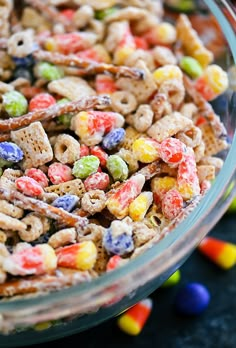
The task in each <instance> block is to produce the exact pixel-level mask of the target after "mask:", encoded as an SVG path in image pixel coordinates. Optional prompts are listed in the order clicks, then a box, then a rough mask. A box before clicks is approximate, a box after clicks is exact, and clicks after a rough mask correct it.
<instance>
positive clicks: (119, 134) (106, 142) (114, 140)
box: [102, 128, 125, 150]
mask: <svg viewBox="0 0 236 348" xmlns="http://www.w3.org/2000/svg"><path fill="white" fill-rule="evenodd" d="M124 137H125V130H124V128H116V129H113V130H112V131H111V132H110V133H108V134H107V135H106V136H105V137H104V138H103V141H102V146H103V148H104V149H106V150H113V149H115V148H116V147H117V146H118V145H119V144H120V143H121V142H122V140H123V139H124Z"/></svg>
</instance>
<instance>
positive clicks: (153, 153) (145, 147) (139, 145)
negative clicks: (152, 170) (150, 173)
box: [132, 138, 159, 163]
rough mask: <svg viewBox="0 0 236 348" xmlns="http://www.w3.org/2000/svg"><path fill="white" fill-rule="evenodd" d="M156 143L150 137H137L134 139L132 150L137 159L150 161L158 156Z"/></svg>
mask: <svg viewBox="0 0 236 348" xmlns="http://www.w3.org/2000/svg"><path fill="white" fill-rule="evenodd" d="M157 147H158V144H157V143H156V142H155V141H153V140H152V139H148V138H139V139H137V140H135V141H134V143H133V146H132V150H133V153H134V155H135V157H136V158H137V160H138V161H140V162H142V163H151V162H153V161H156V160H157V159H158V158H159V152H158V148H157Z"/></svg>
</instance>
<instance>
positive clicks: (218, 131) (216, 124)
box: [184, 75, 227, 138]
mask: <svg viewBox="0 0 236 348" xmlns="http://www.w3.org/2000/svg"><path fill="white" fill-rule="evenodd" d="M184 86H185V88H186V91H187V93H188V94H189V95H190V96H191V97H192V99H193V101H194V103H195V104H196V105H197V107H198V108H199V112H200V113H201V115H202V116H204V117H205V118H206V119H207V120H208V121H209V122H210V124H211V126H212V129H213V131H214V133H215V136H216V137H217V138H226V137H227V131H226V129H225V126H224V125H223V123H222V122H220V118H219V116H217V115H216V114H215V112H214V110H213V108H212V106H211V105H210V104H209V103H208V102H207V101H206V100H205V99H204V98H203V97H202V96H201V94H200V93H198V92H197V91H196V89H195V88H194V85H193V83H192V82H191V80H190V79H189V78H188V77H187V76H186V75H184Z"/></svg>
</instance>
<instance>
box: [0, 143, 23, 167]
mask: <svg viewBox="0 0 236 348" xmlns="http://www.w3.org/2000/svg"><path fill="white" fill-rule="evenodd" d="M23 157H24V153H23V151H22V150H21V148H20V147H19V146H17V145H16V144H14V143H10V142H8V141H3V142H2V143H0V158H2V159H4V160H5V161H10V162H19V161H21V160H22V158H23Z"/></svg>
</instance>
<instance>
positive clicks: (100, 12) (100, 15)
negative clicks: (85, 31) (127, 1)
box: [95, 7, 117, 20]
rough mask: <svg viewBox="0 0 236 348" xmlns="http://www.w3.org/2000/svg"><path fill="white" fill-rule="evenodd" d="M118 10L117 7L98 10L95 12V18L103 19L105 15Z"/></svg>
mask: <svg viewBox="0 0 236 348" xmlns="http://www.w3.org/2000/svg"><path fill="white" fill-rule="evenodd" d="M116 11H117V8H116V7H110V8H106V9H105V10H97V11H96V12H95V18H96V19H98V20H103V19H104V18H105V17H107V16H110V15H112V14H113V13H115V12H116Z"/></svg>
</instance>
